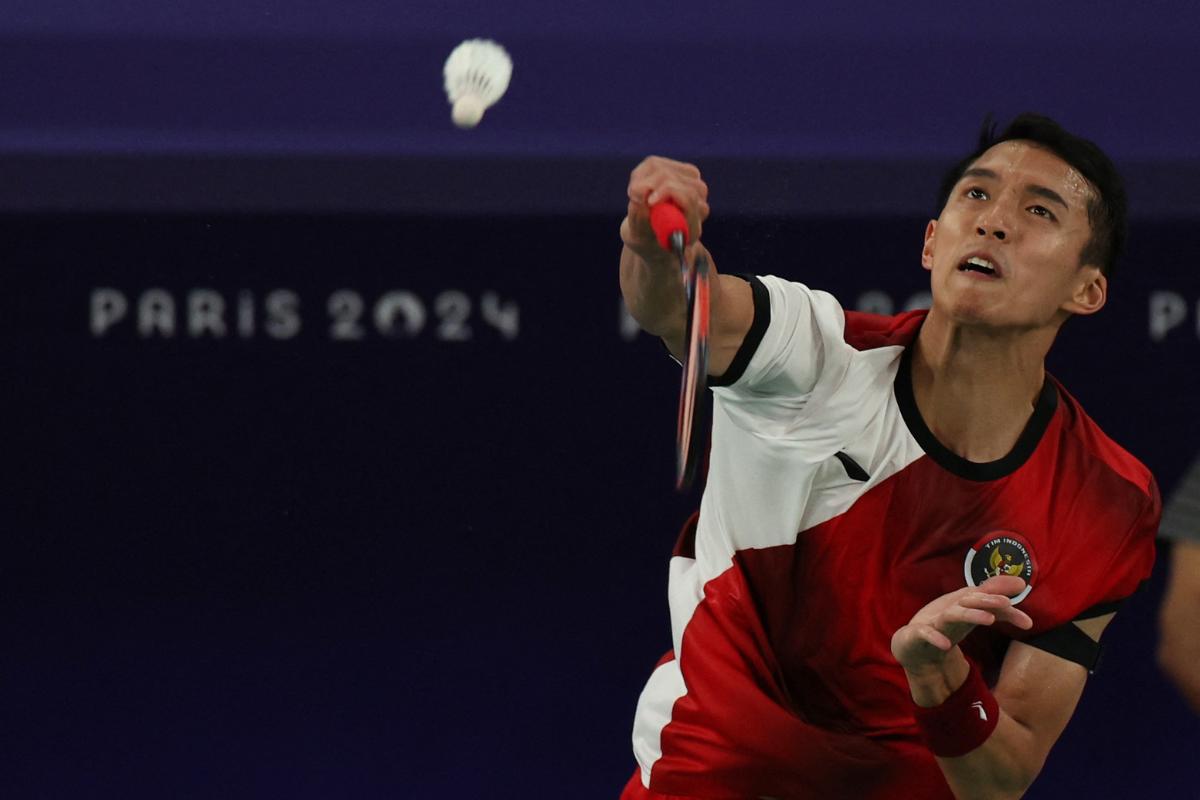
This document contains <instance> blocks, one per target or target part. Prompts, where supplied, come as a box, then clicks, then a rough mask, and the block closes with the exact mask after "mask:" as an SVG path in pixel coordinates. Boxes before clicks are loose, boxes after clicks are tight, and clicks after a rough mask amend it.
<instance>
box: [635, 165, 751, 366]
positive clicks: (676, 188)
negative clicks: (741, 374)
mask: <svg viewBox="0 0 1200 800" xmlns="http://www.w3.org/2000/svg"><path fill="white" fill-rule="evenodd" d="M628 194H629V204H628V208H627V211H626V216H625V220H624V221H623V222H622V223H621V240H622V241H623V242H624V243H625V247H624V249H623V250H622V252H621V293H622V294H623V295H624V297H625V305H626V306H627V307H628V308H629V313H630V314H632V315H633V318H634V319H635V320H637V323H638V324H639V325H640V326H641V327H642V330H644V331H646V332H647V333H650V334H653V335H655V336H659V337H661V338H662V340H663V341H664V342H665V343H666V345H667V348H668V349H669V350H670V351H671V353H672V354H673V355H674V356H675V357H676V358H680V357H681V356H682V354H683V349H684V332H685V327H686V320H687V317H686V308H685V305H686V304H685V302H684V297H683V279H682V276H681V275H680V274H679V263H678V261H676V259H675V257H674V256H673V255H672V254H671V253H669V252H667V251H666V250H663V249H662V247H661V246H659V244H658V240H657V239H656V238H655V236H654V231H653V229H652V228H651V227H650V206H651V205H653V204H655V203H658V202H662V201H665V200H671V201H673V202H674V203H675V204H676V205H678V206H679V207H680V208H681V209H682V210H683V213H684V215H685V216H686V217H687V220H688V228H689V229H690V230H691V232H692V238H691V242H690V244H689V245H688V248H687V251H686V256H687V258H688V259H689V260H690V259H694V258H695V257H696V255H697V254H698V253H699V252H701V251H703V252H704V253H706V254H707V252H708V251H707V250H703V247H704V246H703V245H702V244H700V241H699V239H700V232H701V226H702V223H703V221H704V220H705V219H706V218H707V217H708V187H707V186H706V185H705V183H704V181H703V180H702V179H701V177H700V170H698V169H697V168H696V167H695V166H693V165H691V164H684V163H682V162H679V161H671V160H670V159H666V158H659V157H656V156H651V157H650V158H647V159H646V160H645V161H643V162H642V163H641V164H639V165H638V166H637V168H636V169H634V171H633V173H632V174H631V175H630V178H629V191H628ZM709 262H710V264H711V263H712V258H711V256H710V257H709ZM709 318H710V320H711V328H710V332H709V359H708V371H709V374H711V375H721V374H723V373H724V372H725V371H726V370H727V369H728V368H729V365H730V363H731V362H732V361H733V357H734V356H735V355H736V354H737V351H738V348H740V347H741V345H742V342H743V340H745V338H746V333H747V332H748V331H749V330H750V325H751V323H752V322H753V321H754V300H753V296H752V294H751V291H750V285H749V284H748V283H746V282H745V281H744V280H741V279H740V278H735V277H732V276H727V275H719V274H717V272H716V265H715V264H713V265H712V291H711V294H710V309H709Z"/></svg>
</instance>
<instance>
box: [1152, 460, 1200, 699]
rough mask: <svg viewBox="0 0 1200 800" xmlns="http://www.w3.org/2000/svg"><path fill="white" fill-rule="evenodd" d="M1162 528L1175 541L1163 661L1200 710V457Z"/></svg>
mask: <svg viewBox="0 0 1200 800" xmlns="http://www.w3.org/2000/svg"><path fill="white" fill-rule="evenodd" d="M1159 532H1160V535H1162V536H1165V537H1166V538H1168V539H1171V540H1173V542H1174V544H1173V546H1172V548H1171V567H1170V570H1171V572H1170V577H1169V578H1168V582H1167V591H1166V594H1165V595H1164V597H1163V604H1162V608H1161V610H1160V611H1159V628H1160V633H1161V637H1160V639H1159V645H1158V663H1159V666H1161V667H1162V669H1163V671H1164V672H1166V673H1167V675H1168V676H1170V678H1171V679H1172V680H1173V681H1174V682H1175V685H1176V687H1178V689H1179V691H1180V692H1182V693H1183V696H1184V697H1185V698H1187V701H1188V703H1189V704H1191V706H1192V708H1193V709H1194V710H1195V711H1196V713H1198V714H1200V459H1197V460H1196V462H1195V463H1194V464H1193V465H1192V467H1191V469H1190V470H1188V474H1187V475H1186V476H1185V477H1184V479H1183V482H1182V483H1181V484H1180V486H1179V487H1178V488H1177V489H1176V490H1175V493H1174V494H1173V495H1172V496H1171V499H1170V502H1168V503H1167V507H1166V508H1165V509H1164V511H1163V519H1162V525H1161V527H1160V529H1159Z"/></svg>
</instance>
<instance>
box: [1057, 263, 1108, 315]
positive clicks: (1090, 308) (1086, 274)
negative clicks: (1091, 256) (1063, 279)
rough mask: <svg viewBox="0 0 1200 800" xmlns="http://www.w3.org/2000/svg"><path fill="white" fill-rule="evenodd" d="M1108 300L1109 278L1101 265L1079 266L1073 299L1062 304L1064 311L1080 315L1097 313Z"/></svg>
mask: <svg viewBox="0 0 1200 800" xmlns="http://www.w3.org/2000/svg"><path fill="white" fill-rule="evenodd" d="M1107 300H1108V278H1107V277H1106V276H1105V274H1104V273H1103V272H1101V271H1100V268H1099V267H1092V266H1084V267H1080V268H1079V282H1078V283H1077V284H1076V285H1075V293H1074V294H1072V295H1071V299H1070V300H1068V301H1067V302H1065V303H1063V304H1062V309H1063V311H1067V312H1070V313H1072V314H1079V315H1080V316H1087V315H1088V314H1095V313H1096V312H1097V311H1099V310H1100V309H1102V308H1104V303H1105V301H1107Z"/></svg>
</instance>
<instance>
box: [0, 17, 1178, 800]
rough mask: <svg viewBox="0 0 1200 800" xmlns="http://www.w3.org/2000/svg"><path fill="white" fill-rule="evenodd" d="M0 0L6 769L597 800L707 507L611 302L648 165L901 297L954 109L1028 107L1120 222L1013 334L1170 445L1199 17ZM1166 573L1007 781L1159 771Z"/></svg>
mask: <svg viewBox="0 0 1200 800" xmlns="http://www.w3.org/2000/svg"><path fill="white" fill-rule="evenodd" d="M3 11H4V13H3V14H2V15H0V16H2V19H0V176H2V178H3V179H2V180H0V234H2V235H0V245H2V247H3V250H2V253H3V265H4V266H3V270H2V272H0V275H3V281H4V287H3V292H2V300H0V302H2V303H3V309H2V314H0V324H2V325H3V326H4V331H5V335H4V347H3V348H2V351H0V364H2V365H3V375H4V376H5V378H6V380H5V389H4V391H5V394H7V395H8V399H7V400H6V402H5V405H6V407H8V408H9V412H8V413H6V414H5V415H3V416H4V430H3V442H4V444H5V445H6V446H5V451H6V458H5V459H4V462H5V469H4V472H5V482H4V483H5V489H4V491H3V492H0V520H2V521H3V523H2V524H3V527H4V536H3V539H2V541H3V543H4V554H5V555H4V557H3V560H2V562H0V563H2V567H0V568H2V569H3V595H2V596H3V598H4V613H3V614H2V615H0V626H2V627H0V632H2V634H3V642H4V646H3V648H0V675H2V676H3V677H2V684H3V686H4V689H5V699H4V707H5V714H4V717H5V722H6V724H5V725H4V728H5V731H4V734H3V739H4V741H5V745H4V750H5V752H6V758H5V760H6V761H7V762H8V766H7V767H6V768H5V769H4V770H3V774H2V775H0V788H3V793H4V795H5V796H6V797H14V798H43V797H45V798H60V797H116V796H120V797H164V796H169V797H180V798H186V797H213V796H226V797H237V796H254V797H274V796H284V795H287V796H290V797H296V798H302V797H303V798H308V797H312V798H327V797H333V796H339V797H355V798H373V797H389V798H394V797H411V798H426V797H428V798H432V797H497V798H501V797H518V796H519V797H541V796H545V797H552V796H570V797H578V798H612V797H616V796H617V794H618V793H619V790H620V787H621V786H622V784H623V782H624V781H625V780H626V779H627V778H628V776H629V774H630V773H631V772H632V769H633V758H632V754H631V752H630V745H629V738H630V725H631V720H632V715H633V710H634V706H635V703H636V699H637V695H638V693H639V691H640V689H641V686H642V684H643V682H644V681H645V679H646V677H647V676H648V674H649V672H650V670H651V669H652V667H653V665H654V664H655V662H656V661H657V659H658V657H659V656H660V655H661V653H662V652H663V651H665V650H666V649H667V648H668V646H669V620H668V615H667V605H666V581H667V560H668V557H669V555H670V551H671V546H672V544H673V542H674V537H675V533H676V531H677V529H678V526H679V524H680V523H681V522H682V521H683V519H684V518H685V517H686V515H687V514H688V513H689V512H690V511H691V509H692V508H694V507H695V505H696V504H697V502H698V494H693V495H688V496H681V495H677V494H676V493H675V492H674V491H673V490H672V481H673V468H674V466H673V458H674V453H673V436H674V417H675V402H676V393H677V368H676V367H675V366H674V364H673V363H672V362H671V361H670V360H669V359H667V358H666V357H665V355H664V353H663V352H662V349H661V347H660V346H659V344H658V343H657V342H656V341H653V340H651V339H650V338H649V337H646V336H645V335H639V334H638V333H637V331H636V327H631V324H630V322H629V320H628V319H627V317H626V316H624V314H623V311H622V307H621V303H620V296H619V291H618V287H617V258H618V254H619V251H620V241H619V238H618V235H617V229H618V226H619V223H620V220H621V218H622V216H623V214H624V206H625V202H624V200H625V183H626V180H627V177H628V174H629V171H630V170H631V169H632V168H633V167H634V166H635V165H636V163H637V162H638V161H639V160H640V159H641V158H642V157H643V156H645V155H647V154H651V153H655V154H662V155H670V156H672V157H676V158H681V159H687V160H693V161H695V162H696V163H697V164H699V166H700V167H701V169H702V170H703V172H704V174H705V177H706V179H707V180H708V182H709V185H710V188H711V193H712V196H711V202H712V208H713V216H712V218H711V221H710V222H709V224H708V225H707V226H706V228H705V239H706V241H707V243H708V246H709V248H710V249H711V250H712V251H713V252H714V254H715V256H716V260H717V264H718V266H719V267H720V269H722V271H729V272H757V273H774V274H779V275H782V276H785V277H788V278H793V279H797V280H802V281H804V282H806V283H809V284H810V285H812V286H814V287H819V288H825V289H828V290H830V291H832V292H834V293H835V294H836V295H837V296H838V297H839V298H840V300H841V301H842V303H843V305H844V306H846V307H847V308H861V309H865V310H872V311H880V312H892V311H899V310H901V309H904V308H907V307H912V306H917V305H922V304H924V303H926V302H927V296H926V295H925V291H926V290H927V288H928V284H927V280H926V275H925V273H924V271H923V270H921V268H920V265H919V260H918V257H919V252H920V246H921V236H922V232H923V228H924V224H925V222H926V220H927V219H928V218H929V217H930V216H934V215H936V210H937V209H936V208H935V205H936V202H935V201H936V198H935V194H936V189H937V185H938V180H939V178H940V175H941V172H942V170H943V169H945V168H946V167H948V166H949V165H950V164H951V163H952V162H953V161H955V160H956V159H957V158H958V157H959V156H961V155H963V154H965V153H966V152H968V151H969V150H970V149H971V148H972V146H973V144H974V142H975V137H976V133H977V130H978V127H979V123H980V121H981V120H982V118H983V117H984V115H985V114H987V113H989V112H991V113H995V114H996V115H997V116H998V117H1000V118H1001V119H1005V118H1007V117H1009V116H1012V115H1013V114H1016V113H1018V112H1020V111H1024V110H1037V111H1041V112H1043V113H1047V114H1049V115H1051V116H1053V117H1055V118H1057V119H1059V120H1060V121H1061V122H1062V123H1063V124H1064V125H1066V126H1067V127H1068V128H1069V129H1071V130H1073V131H1076V132H1079V133H1082V134H1084V135H1086V136H1089V137H1090V138H1093V139H1095V140H1096V141H1097V142H1098V143H1099V144H1101V145H1102V146H1103V147H1104V148H1106V149H1107V150H1108V151H1109V153H1110V154H1111V155H1112V156H1113V157H1114V158H1115V159H1116V160H1117V162H1118V165H1119V166H1120V167H1121V168H1122V170H1123V171H1124V173H1125V175H1126V178H1127V181H1128V184H1129V190H1130V196H1131V210H1132V214H1133V218H1132V220H1131V239H1130V245H1129V252H1128V255H1127V257H1126V258H1125V259H1124V261H1123V263H1122V264H1121V265H1120V267H1119V269H1118V272H1117V273H1116V276H1115V280H1114V281H1113V284H1112V292H1111V296H1110V301H1109V305H1108V307H1107V309H1106V310H1105V311H1104V313H1102V314H1100V315H1099V316H1098V317H1095V318H1092V319H1089V320H1086V321H1080V322H1077V323H1075V324H1072V325H1069V326H1067V328H1066V329H1065V330H1064V332H1063V334H1062V336H1061V338H1060V342H1059V344H1058V346H1057V348H1056V350H1055V351H1054V353H1053V354H1052V359H1051V369H1052V371H1053V372H1054V373H1055V374H1056V376H1057V377H1058V378H1059V379H1060V380H1062V381H1063V382H1064V383H1065V384H1066V385H1067V386H1068V387H1069V388H1070V389H1071V391H1072V392H1073V393H1074V394H1075V395H1076V396H1077V397H1078V398H1079V399H1080V400H1081V401H1082V403H1083V404H1084V406H1085V407H1086V408H1087V409H1088V410H1089V412H1090V413H1091V415H1092V416H1093V417H1094V418H1095V419H1096V420H1097V421H1098V422H1099V423H1100V425H1101V426H1102V427H1104V428H1105V430H1106V431H1107V432H1108V433H1109V434H1110V435H1112V436H1113V437H1114V438H1115V439H1116V440H1117V441H1119V442H1120V443H1122V444H1123V445H1124V446H1125V447H1127V448H1128V449H1129V450H1131V451H1132V452H1133V453H1134V454H1135V455H1136V456H1137V457H1139V458H1140V459H1142V460H1143V461H1144V462H1145V463H1147V464H1148V465H1149V466H1150V467H1151V469H1152V470H1153V471H1154V472H1155V474H1156V475H1157V477H1158V480H1159V482H1160V485H1161V487H1162V489H1163V492H1164V494H1169V492H1170V490H1171V488H1172V487H1173V485H1174V484H1175V483H1176V482H1177V481H1178V479H1179V478H1180V476H1181V475H1182V473H1183V470H1184V468H1185V467H1186V466H1187V464H1188V463H1189V461H1190V460H1191V459H1192V458H1193V456H1195V455H1196V453H1197V452H1198V451H1200V424H1197V422H1196V420H1195V411H1194V410H1195V408H1196V405H1197V402H1198V400H1200V376H1198V374H1197V368H1196V367H1197V357H1198V355H1200V271H1198V269H1197V268H1198V267H1200V261H1198V256H1197V254H1198V253H1200V191H1197V186H1198V185H1200V153H1198V151H1197V142H1200V105H1197V104H1196V103H1195V96H1194V95H1195V84H1196V81H1197V79H1198V77H1200V47H1197V45H1200V6H1198V5H1196V4H1193V3H1188V2H1185V0H1161V1H1160V2H1153V1H1151V2H1145V3H1142V4H1141V5H1140V6H1139V7H1138V9H1137V10H1136V11H1134V10H1132V8H1131V7H1130V6H1129V5H1128V4H1123V3H1094V2H1093V3H1083V2H1076V1H1075V0H1072V1H1071V2H1059V3H1055V4H1044V3H1039V4H1034V3H1025V2H1016V3H1007V4H1004V5H1002V6H987V7H982V6H981V7H975V6H973V5H968V4H961V3H959V4H950V3H944V4H943V3H924V4H908V5H902V4H890V3H884V2H882V0H875V1H874V2H863V3H834V2H824V1H821V2H809V3H805V4H795V3H789V2H784V1H783V0H774V2H767V1H766V0H760V1H759V2H747V3H741V4H736V5H735V4H730V3H713V2H699V3H689V4H686V5H684V4H667V5H659V6H653V5H646V4H642V3H633V2H628V0H613V1H612V2H607V3H595V4H586V5H585V4H577V3H570V2H550V0H514V1H512V2H507V3H484V2H442V3H438V4H433V3H408V4H397V3H394V2H384V0H341V1H340V2H336V3H335V2H333V0H304V2H292V3H282V2H258V1H253V0H252V1H251V2H236V3H235V2H228V1H227V0H206V1H205V2H201V1H200V0H175V2H173V3H170V4H161V3H151V2H149V0H121V1H120V2H95V3H86V4H85V3H82V2H78V0H37V2H33V0H5V2H4V3H3ZM477 36H482V37H488V38H493V39H496V40H498V41H500V42H502V43H503V44H504V45H505V47H506V48H507V49H508V50H509V52H510V53H511V54H512V56H513V60H514V64H515V67H514V73H513V78H512V84H511V87H510V89H509V91H508V93H507V95H505V97H504V98H503V99H502V100H501V101H500V103H499V104H498V105H497V106H496V107H494V108H493V109H491V110H490V111H488V113H487V115H486V116H485V117H484V119H483V122H482V123H481V124H480V126H479V127H478V128H477V129H475V130H471V131H463V130H459V129H457V128H455V127H454V126H453V125H452V124H451V121H450V115H449V112H450V108H449V105H448V104H447V102H446V99H445V96H444V94H443V90H442V75H441V68H442V63H443V61H444V60H445V58H446V56H447V55H448V54H449V52H450V50H451V49H452V48H453V47H454V46H455V45H456V44H458V43H459V42H460V41H462V40H463V39H467V38H472V37H477ZM1162 552H1165V550H1164V551H1162ZM1162 564H1163V560H1162V559H1161V557H1160V567H1159V568H1158V569H1157V570H1156V573H1155V577H1154V578H1153V579H1152V580H1151V581H1150V583H1149V584H1148V585H1147V586H1146V587H1145V588H1144V590H1143V591H1142V592H1140V593H1139V594H1138V595H1136V596H1135V598H1134V599H1133V600H1131V601H1130V602H1129V603H1127V604H1126V607H1125V609H1124V610H1123V611H1122V612H1121V614H1120V615H1118V617H1117V620H1116V622H1115V623H1114V624H1113V625H1112V626H1111V628H1110V630H1109V632H1108V633H1107V634H1106V636H1105V642H1106V650H1105V657H1104V662H1103V664H1102V667H1101V670H1100V672H1099V673H1098V674H1097V675H1096V676H1095V677H1094V678H1093V679H1092V680H1091V681H1090V682H1089V686H1088V689H1087V691H1086V692H1085V695H1084V698H1083V702H1082V704H1081V707H1080V709H1079V711H1078V712H1077V714H1076V717H1075V719H1074V720H1073V721H1072V723H1071V725H1070V726H1069V727H1068V729H1067V732H1066V734H1065V735H1064V737H1063V739H1062V740H1061V742H1060V743H1059V745H1058V746H1057V748H1056V750H1055V751H1054V753H1053V755H1052V756H1051V759H1050V761H1049V763H1048V766H1047V767H1046V769H1045V771H1044V772H1043V775H1042V778H1041V779H1040V780H1039V782H1038V784H1036V785H1035V787H1034V789H1033V790H1032V791H1031V792H1030V793H1029V794H1028V796H1029V797H1032V798H1049V797H1062V796H1083V797H1125V796H1130V795H1133V794H1134V793H1138V794H1139V795H1140V796H1147V797H1157V796H1171V797H1192V796H1195V792H1196V789H1195V780H1194V764H1193V760H1194V757H1195V754H1196V752H1197V750H1198V746H1200V722H1198V721H1197V719H1196V718H1195V717H1194V716H1192V715H1190V714H1189V713H1188V712H1187V711H1186V710H1185V709H1184V708H1183V707H1182V705H1181V703H1180V701H1179V698H1178V696H1177V695H1176V694H1175V692H1174V690H1173V689H1172V688H1171V687H1170V686H1169V685H1168V684H1167V682H1166V681H1165V679H1164V678H1163V677H1162V676H1161V675H1160V673H1159V672H1158V670H1157V668H1156V666H1155V664H1154V659H1153V652H1154V647H1155V643H1156V632H1155V613H1156V608H1157V603H1158V599H1159V597H1160V595H1161V590H1162V569H1161V565H1162ZM1197 624H1200V621H1198V622H1197Z"/></svg>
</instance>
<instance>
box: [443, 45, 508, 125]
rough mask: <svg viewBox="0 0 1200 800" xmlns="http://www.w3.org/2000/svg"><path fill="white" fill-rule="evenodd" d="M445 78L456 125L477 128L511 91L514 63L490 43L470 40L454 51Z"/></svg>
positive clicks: (448, 62) (502, 50) (501, 49)
mask: <svg viewBox="0 0 1200 800" xmlns="http://www.w3.org/2000/svg"><path fill="white" fill-rule="evenodd" d="M442 74H443V75H444V76H445V79H446V97H448V98H449V99H450V104H451V105H452V106H453V111H452V112H451V114H450V116H451V118H452V119H453V120H454V124H455V125H457V126H458V127H460V128H474V127H475V126H476V125H478V124H479V120H481V119H483V112H484V111H486V110H487V109H489V108H491V107H492V106H493V105H495V103H496V101H497V100H499V99H500V98H501V97H503V96H504V92H505V91H506V90H507V89H508V81H509V79H510V78H511V77H512V59H511V58H509V57H508V52H507V51H505V49H504V48H503V47H501V46H500V45H498V44H496V43H495V42H493V41H491V40H490V39H468V40H467V41H465V42H463V43H462V44H460V45H459V46H458V47H456V48H454V50H453V51H451V53H450V57H449V58H447V59H446V66H445V67H443V68H442Z"/></svg>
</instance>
